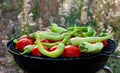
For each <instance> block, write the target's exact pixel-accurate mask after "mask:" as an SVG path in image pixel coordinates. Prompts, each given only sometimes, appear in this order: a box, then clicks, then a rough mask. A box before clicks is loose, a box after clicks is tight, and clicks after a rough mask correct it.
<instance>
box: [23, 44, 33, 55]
mask: <svg viewBox="0 0 120 73" xmlns="http://www.w3.org/2000/svg"><path fill="white" fill-rule="evenodd" d="M34 47H35V45H27V46H25V48H24V51H23V52H22V53H21V54H22V55H24V54H29V53H30V52H31V50H32V49H33V48H34Z"/></svg>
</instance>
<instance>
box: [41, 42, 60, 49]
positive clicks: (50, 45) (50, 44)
mask: <svg viewBox="0 0 120 73" xmlns="http://www.w3.org/2000/svg"><path fill="white" fill-rule="evenodd" d="M41 44H42V45H44V46H45V47H47V48H51V47H53V46H55V45H58V44H59V42H55V43H42V42H41Z"/></svg>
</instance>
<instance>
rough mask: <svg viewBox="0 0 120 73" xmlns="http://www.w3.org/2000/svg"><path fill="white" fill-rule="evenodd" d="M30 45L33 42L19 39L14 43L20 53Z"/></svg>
mask: <svg viewBox="0 0 120 73" xmlns="http://www.w3.org/2000/svg"><path fill="white" fill-rule="evenodd" d="M32 44H33V42H32V40H30V39H20V40H18V41H17V42H16V48H17V49H18V50H20V51H23V50H24V47H25V46H27V45H32Z"/></svg>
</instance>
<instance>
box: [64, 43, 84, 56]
mask: <svg viewBox="0 0 120 73" xmlns="http://www.w3.org/2000/svg"><path fill="white" fill-rule="evenodd" d="M81 55H82V53H81V52H80V49H79V48H78V47H76V46H74V45H67V46H66V47H65V49H64V52H63V54H62V57H67V58H70V57H80V56H81Z"/></svg>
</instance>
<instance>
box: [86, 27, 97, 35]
mask: <svg viewBox="0 0 120 73" xmlns="http://www.w3.org/2000/svg"><path fill="white" fill-rule="evenodd" d="M84 36H85V37H91V36H96V31H95V30H94V29H93V28H92V27H90V26H88V27H87V32H86V33H85V34H84Z"/></svg>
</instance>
